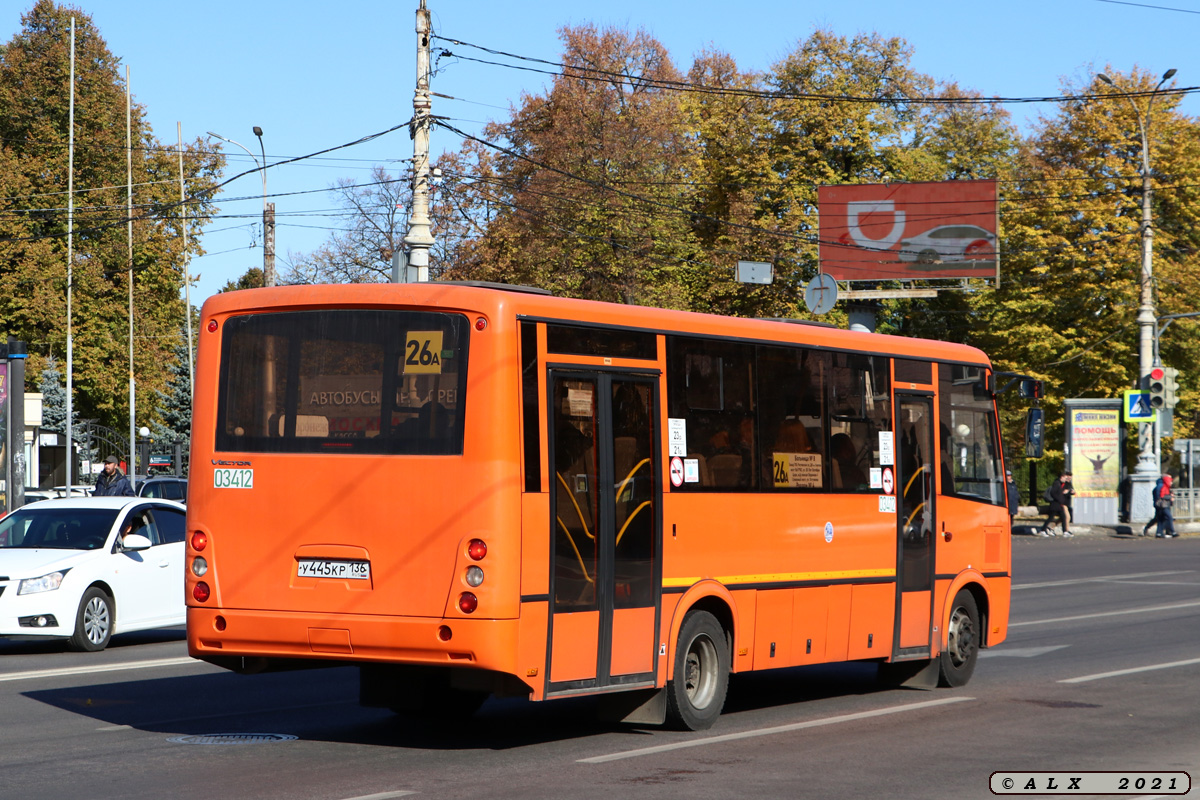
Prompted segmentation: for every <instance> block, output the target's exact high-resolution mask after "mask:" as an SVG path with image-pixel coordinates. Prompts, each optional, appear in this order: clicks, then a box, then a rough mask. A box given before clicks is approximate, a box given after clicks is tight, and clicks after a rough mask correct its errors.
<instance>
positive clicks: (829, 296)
mask: <svg viewBox="0 0 1200 800" xmlns="http://www.w3.org/2000/svg"><path fill="white" fill-rule="evenodd" d="M837 294H838V288H837V281H835V280H834V279H833V278H832V277H831V276H829V275H827V274H826V273H824V272H822V273H820V274H818V275H817V277H815V278H813V279H812V280H811V281H809V283H808V288H807V289H805V290H804V305H806V306H808V310H809V311H811V312H812V313H814V314H824V313H826V312H827V311H829V310H830V309H832V308H833V306H834V304H835V303H836V302H837Z"/></svg>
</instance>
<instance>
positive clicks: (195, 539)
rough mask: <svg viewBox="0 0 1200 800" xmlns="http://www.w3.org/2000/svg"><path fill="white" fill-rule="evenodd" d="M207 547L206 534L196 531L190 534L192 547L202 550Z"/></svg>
mask: <svg viewBox="0 0 1200 800" xmlns="http://www.w3.org/2000/svg"><path fill="white" fill-rule="evenodd" d="M206 547H208V536H207V535H205V534H203V533H201V532H200V531H196V532H195V533H193V534H192V549H193V550H196V551H200V550H203V549H204V548H206Z"/></svg>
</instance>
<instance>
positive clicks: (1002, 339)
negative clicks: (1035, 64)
mask: <svg viewBox="0 0 1200 800" xmlns="http://www.w3.org/2000/svg"><path fill="white" fill-rule="evenodd" d="M1108 74H1110V75H1113V76H1115V79H1116V82H1117V85H1118V86H1120V87H1121V88H1122V89H1123V90H1125V91H1143V92H1149V91H1150V90H1152V89H1153V88H1154V84H1155V82H1156V81H1157V76H1152V75H1149V74H1146V73H1143V72H1140V71H1136V70H1135V71H1134V72H1133V73H1132V74H1130V75H1120V74H1118V73H1115V72H1113V71H1112V70H1109V71H1108ZM1063 92H1064V95H1065V96H1066V97H1068V98H1071V99H1066V100H1064V101H1063V102H1061V103H1060V104H1059V106H1058V107H1057V110H1056V112H1055V113H1053V114H1052V115H1050V116H1047V117H1043V118H1042V119H1040V121H1039V123H1038V126H1037V129H1036V130H1035V131H1034V133H1033V135H1032V136H1031V137H1030V139H1029V141H1028V142H1027V143H1026V146H1025V148H1024V150H1023V153H1022V157H1021V163H1020V167H1019V179H1018V180H1016V181H1014V182H1013V183H1011V184H1009V188H1008V190H1007V191H1006V192H1005V197H1004V201H1003V208H1004V215H1003V242H1002V245H1001V251H1002V259H1003V275H1004V277H1003V280H1002V281H1001V284H1000V286H999V287H998V288H997V289H996V290H995V291H990V292H979V293H976V294H974V295H971V296H970V298H969V300H970V302H969V306H970V310H971V314H972V315H973V316H974V318H975V319H977V320H978V321H979V323H980V324H979V325H978V327H977V329H976V333H975V336H974V337H973V341H974V342H975V343H977V344H978V345H979V346H981V347H982V348H983V349H984V350H985V351H987V352H988V353H989V354H990V355H991V356H992V358H993V360H994V361H995V363H996V365H997V367H998V368H999V369H1007V370H1011V371H1015V372H1026V373H1030V374H1034V375H1037V376H1038V377H1041V378H1043V379H1045V380H1046V386H1047V398H1048V399H1047V403H1046V406H1047V410H1048V411H1047V422H1048V423H1049V429H1048V441H1049V442H1062V440H1063V439H1062V420H1063V414H1062V400H1063V399H1065V398H1069V397H1119V396H1120V394H1121V392H1122V391H1123V390H1124V389H1126V388H1133V387H1134V386H1136V385H1137V383H1138V380H1139V377H1140V376H1139V374H1138V372H1139V370H1138V344H1137V343H1138V324H1137V314H1138V307H1139V304H1140V297H1139V296H1140V275H1141V236H1140V231H1141V203H1142V194H1141V189H1142V180H1141V142H1140V136H1139V133H1138V122H1137V118H1136V114H1135V113H1134V110H1133V106H1132V105H1131V104H1130V100H1131V98H1129V97H1124V96H1121V94H1120V93H1116V92H1112V90H1111V89H1109V87H1107V86H1105V85H1104V84H1102V83H1100V82H1099V81H1092V82H1089V83H1086V84H1083V85H1073V84H1069V83H1068V84H1066V85H1065V86H1064V90H1063ZM1097 95H1099V96H1101V97H1100V98H1099V99H1097V98H1096V96H1097ZM1104 95H1108V97H1104ZM1132 99H1133V101H1134V102H1136V103H1139V104H1140V110H1141V112H1142V113H1143V114H1145V112H1146V108H1147V98H1146V97H1145V96H1143V97H1138V98H1132ZM1177 106H1178V98H1177V97H1174V96H1171V95H1159V96H1158V97H1157V99H1156V101H1155V107H1154V113H1153V115H1152V117H1151V125H1150V128H1149V133H1150V147H1151V155H1152V159H1151V160H1152V164H1153V168H1154V173H1153V176H1152V177H1153V179H1154V185H1155V187H1156V190H1155V193H1154V195H1153V199H1154V204H1153V205H1154V207H1153V215H1154V220H1155V231H1156V236H1155V259H1154V273H1155V283H1156V285H1157V287H1158V294H1157V302H1158V311H1159V313H1160V314H1165V313H1172V312H1182V311H1190V310H1193V308H1194V303H1195V300H1194V297H1195V293H1194V288H1192V287H1194V286H1195V285H1196V281H1197V278H1198V277H1200V275H1198V274H1197V271H1198V269H1200V262H1198V260H1197V255H1196V252H1197V251H1196V244H1197V242H1196V236H1197V233H1196V222H1197V220H1196V213H1197V210H1196V203H1195V201H1196V200H1197V199H1198V198H1197V196H1196V187H1197V185H1200V148H1198V147H1197V144H1196V142H1197V139H1198V134H1200V130H1198V129H1197V123H1196V121H1195V120H1194V119H1189V118H1186V117H1184V116H1182V115H1180V114H1179V112H1178V108H1177ZM1181 327H1182V328H1183V329H1182V330H1178V331H1177V332H1176V331H1173V333H1176V335H1174V336H1171V337H1168V338H1166V339H1164V341H1163V359H1164V361H1165V362H1166V363H1167V364H1169V365H1172V364H1173V365H1177V366H1180V367H1183V368H1186V366H1187V365H1189V364H1192V363H1196V359H1197V356H1200V352H1198V350H1200V343H1197V342H1196V340H1195V337H1192V336H1188V335H1187V328H1186V327H1183V326H1181ZM1181 383H1183V385H1184V387H1185V391H1184V393H1183V397H1184V400H1183V404H1182V405H1181V407H1180V409H1179V413H1178V414H1177V416H1176V435H1192V434H1193V433H1194V432H1195V430H1196V416H1195V415H1196V395H1195V391H1194V389H1189V387H1192V386H1195V377H1193V376H1187V375H1186V373H1185V375H1184V377H1182V379H1181ZM1017 424H1018V419H1017V416H1016V415H1015V414H1014V415H1012V416H1010V417H1009V418H1008V419H1007V427H1008V432H1009V439H1010V441H1012V440H1015V439H1017V438H1018V436H1019V434H1018V433H1017Z"/></svg>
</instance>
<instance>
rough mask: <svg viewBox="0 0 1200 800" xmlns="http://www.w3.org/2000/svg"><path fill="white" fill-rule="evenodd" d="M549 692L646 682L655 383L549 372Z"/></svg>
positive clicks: (652, 575) (651, 612)
mask: <svg viewBox="0 0 1200 800" xmlns="http://www.w3.org/2000/svg"><path fill="white" fill-rule="evenodd" d="M549 385H550V391H551V403H550V480H551V483H552V491H551V498H552V499H551V525H552V528H553V530H552V531H551V542H552V545H551V565H550V571H551V574H550V598H551V619H550V653H549V656H548V658H547V665H546V666H547V675H548V686H547V694H563V693H571V692H582V691H586V690H590V689H599V688H603V687H608V686H621V687H623V688H630V687H633V686H642V685H653V683H654V675H655V670H656V658H657V655H656V652H655V641H656V639H657V636H656V631H657V630H658V624H659V613H660V608H661V595H662V593H661V574H662V567H661V563H660V553H661V533H660V532H661V528H662V524H661V507H660V503H659V496H660V492H661V487H660V486H659V483H660V476H659V466H658V463H657V461H658V458H657V455H656V454H657V453H658V451H659V433H658V430H657V420H658V392H657V387H658V382H657V378H656V377H654V376H652V375H648V374H647V375H640V374H629V373H615V372H599V371H597V372H580V371H575V370H571V371H567V370H560V369H552V370H551V372H550V382H549Z"/></svg>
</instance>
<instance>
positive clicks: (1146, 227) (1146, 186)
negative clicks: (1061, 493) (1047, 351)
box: [1096, 69, 1175, 520]
mask: <svg viewBox="0 0 1200 800" xmlns="http://www.w3.org/2000/svg"><path fill="white" fill-rule="evenodd" d="M1174 74H1175V70H1174V69H1169V70H1167V71H1166V72H1165V73H1163V76H1162V78H1161V79H1160V80H1159V82H1158V84H1157V85H1156V86H1155V87H1154V90H1153V91H1152V92H1150V93H1149V94H1150V99H1149V101H1148V102H1147V103H1146V113H1145V115H1144V116H1143V114H1142V109H1141V108H1139V107H1138V104H1137V103H1135V102H1134V100H1133V98H1132V97H1130V96H1129V94H1128V93H1127V92H1122V96H1123V97H1124V98H1125V99H1126V100H1128V101H1129V105H1130V106H1131V107H1132V108H1133V113H1134V116H1135V117H1136V118H1137V122H1138V132H1139V133H1140V134H1141V143H1142V226H1141V227H1142V270H1141V286H1140V288H1141V299H1140V301H1139V303H1138V316H1137V321H1138V376H1139V380H1143V379H1145V376H1146V375H1149V374H1150V370H1151V368H1153V367H1154V366H1155V356H1156V353H1155V352H1154V339H1155V331H1156V328H1157V316H1156V312H1155V307H1154V260H1153V259H1154V249H1153V244H1154V227H1153V225H1152V222H1151V216H1150V204H1151V200H1152V198H1153V187H1152V186H1151V181H1150V142H1149V138H1148V136H1147V129H1148V128H1149V125H1150V114H1151V112H1152V111H1153V110H1154V99H1155V98H1156V97H1157V96H1158V90H1159V89H1160V88H1162V85H1163V84H1164V83H1166V82H1167V81H1168V80H1170V79H1171V77H1172V76H1173V75H1174ZM1096 77H1097V78H1098V79H1099V80H1101V81H1102V82H1104V83H1106V84H1108V85H1109V86H1111V87H1113V88H1114V89H1117V88H1119V87H1117V85H1116V84H1115V83H1113V80H1112V78H1110V77H1108V76H1107V75H1105V74H1104V73H1100V74H1098V75H1097V76H1096ZM1158 447H1159V442H1158V433H1157V421H1156V422H1153V423H1145V424H1142V425H1139V426H1138V463H1137V468H1136V469H1135V471H1134V475H1133V476H1132V477H1133V481H1134V485H1133V498H1132V500H1133V502H1132V504H1131V509H1130V511H1131V516H1132V519H1134V520H1144V519H1150V518H1151V517H1152V516H1153V515H1154V503H1153V501H1152V499H1151V495H1150V491H1151V489H1152V484H1153V482H1154V480H1155V479H1156V478H1157V477H1158V473H1159V457H1158Z"/></svg>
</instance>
